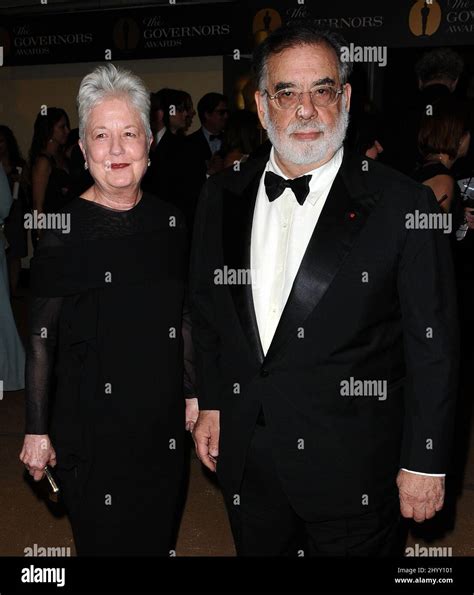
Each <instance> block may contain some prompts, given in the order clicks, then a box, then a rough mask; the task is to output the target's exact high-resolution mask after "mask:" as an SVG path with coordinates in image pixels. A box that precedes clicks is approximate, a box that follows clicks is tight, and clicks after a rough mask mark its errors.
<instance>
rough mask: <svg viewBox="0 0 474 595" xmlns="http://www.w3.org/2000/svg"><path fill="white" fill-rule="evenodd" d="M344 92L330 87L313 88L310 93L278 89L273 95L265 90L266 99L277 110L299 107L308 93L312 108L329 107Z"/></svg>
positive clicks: (341, 89)
mask: <svg viewBox="0 0 474 595" xmlns="http://www.w3.org/2000/svg"><path fill="white" fill-rule="evenodd" d="M343 92H344V89H343V88H342V87H341V88H340V89H336V88H334V87H330V86H323V87H315V88H314V89H311V91H298V90H296V89H280V90H279V91H277V92H276V93H275V94H274V95H270V93H269V92H268V91H267V90H266V89H265V93H266V94H267V95H268V98H269V99H271V100H272V101H274V102H275V105H276V107H278V108H279V109H294V108H295V107H297V106H299V105H301V103H302V98H303V95H304V93H309V95H310V98H311V103H312V104H313V106H314V107H329V106H330V105H333V104H334V103H336V101H337V100H338V99H339V95H341V93H343Z"/></svg>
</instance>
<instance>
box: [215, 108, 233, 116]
mask: <svg viewBox="0 0 474 595" xmlns="http://www.w3.org/2000/svg"><path fill="white" fill-rule="evenodd" d="M214 111H215V112H216V114H219V116H225V115H226V114H228V113H229V111H230V110H228V109H215V110H214Z"/></svg>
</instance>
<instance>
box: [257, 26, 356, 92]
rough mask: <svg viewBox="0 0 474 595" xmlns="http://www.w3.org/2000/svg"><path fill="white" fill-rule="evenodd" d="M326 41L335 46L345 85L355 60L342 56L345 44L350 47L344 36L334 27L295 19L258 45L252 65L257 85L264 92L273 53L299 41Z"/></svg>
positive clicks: (296, 44)
mask: <svg viewBox="0 0 474 595" xmlns="http://www.w3.org/2000/svg"><path fill="white" fill-rule="evenodd" d="M317 44H325V45H326V46H327V47H330V48H332V49H333V50H334V52H335V54H336V56H337V66H338V70H339V80H340V83H341V85H344V84H345V83H347V80H348V78H349V76H350V75H351V72H352V62H349V61H346V60H342V57H341V51H342V48H344V47H347V43H346V41H345V40H344V38H343V37H342V36H341V35H340V34H339V33H336V32H333V31H323V30H321V29H319V28H318V26H317V25H315V24H313V23H311V22H303V21H291V22H290V23H288V24H286V25H283V26H282V27H280V28H278V29H275V31H273V32H272V33H271V34H270V35H269V36H268V37H267V38H266V39H264V41H263V42H262V43H261V44H260V45H258V46H257V47H256V49H255V51H254V53H253V56H252V68H253V72H254V76H255V82H256V85H257V88H258V89H259V91H260V92H262V91H263V90H264V88H265V81H266V78H267V74H268V73H267V61H268V58H269V57H270V56H271V55H273V54H279V53H280V52H282V51H283V50H286V49H288V48H293V47H297V46H299V45H317Z"/></svg>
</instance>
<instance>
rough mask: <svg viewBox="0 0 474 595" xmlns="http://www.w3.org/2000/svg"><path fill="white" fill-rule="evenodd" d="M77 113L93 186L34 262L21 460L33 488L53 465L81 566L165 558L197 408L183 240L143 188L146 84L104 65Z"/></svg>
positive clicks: (175, 218)
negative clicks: (109, 558) (93, 559)
mask: <svg viewBox="0 0 474 595" xmlns="http://www.w3.org/2000/svg"><path fill="white" fill-rule="evenodd" d="M78 111H79V130H80V138H81V141H80V145H81V148H82V151H83V153H84V157H85V160H86V164H87V166H88V168H89V171H90V173H91V175H92V178H93V179H94V185H93V186H91V188H89V189H88V190H87V191H86V192H84V193H83V194H82V196H80V197H76V198H74V199H73V200H72V201H71V202H70V203H69V204H68V205H67V206H66V207H64V208H63V209H62V210H61V211H60V214H61V216H62V217H61V221H62V224H64V228H62V229H48V231H47V232H45V233H44V234H43V236H42V238H41V240H40V244H39V246H38V250H37V252H36V254H35V257H34V259H33V263H32V293H33V296H34V297H33V299H32V309H31V329H30V340H29V345H28V351H27V373H26V405H27V407H26V413H27V415H26V436H25V442H24V446H23V449H22V452H21V454H20V460H21V461H22V462H23V463H24V464H25V465H26V466H27V468H28V470H29V472H30V474H31V475H32V476H33V477H34V479H36V480H39V479H40V478H41V477H42V476H43V472H44V466H45V465H46V464H49V465H51V466H53V467H55V468H56V473H57V476H58V479H59V483H60V488H61V490H62V493H63V498H64V502H65V505H66V509H67V511H68V514H69V517H70V520H71V525H72V529H73V533H74V539H75V543H76V550H77V553H78V554H79V555H162V556H166V555H169V552H170V549H172V548H173V543H172V540H173V536H174V534H175V525H176V520H177V519H176V514H177V504H178V503H179V501H180V498H179V492H180V489H181V485H182V474H183V462H184V452H185V449H184V437H185V436H184V432H185V419H186V421H187V423H188V424H192V421H193V420H195V418H196V408H197V402H196V399H195V398H192V399H191V398H190V399H188V400H186V410H187V414H186V415H187V418H185V398H184V396H188V397H192V396H193V394H192V393H193V388H192V382H191V380H190V377H191V372H188V374H185V369H186V368H185V366H184V365H183V358H184V355H183V343H184V341H183V336H185V338H189V333H188V332H183V328H187V327H186V320H185V319H183V309H184V303H185V300H184V290H185V279H186V267H185V255H186V242H185V238H186V232H185V227H184V222H183V217H182V215H181V214H180V213H179V212H178V211H177V210H176V209H175V208H174V207H173V206H171V205H170V204H169V203H165V202H164V201H161V200H160V199H159V198H157V197H154V196H151V195H148V194H146V193H145V194H144V193H143V192H142V190H141V189H140V182H141V180H142V178H143V175H144V173H145V171H146V169H147V161H148V151H149V147H150V143H151V140H152V137H151V131H150V126H149V94H148V91H147V90H146V88H145V86H144V85H143V83H142V81H141V80H140V79H139V78H138V77H136V76H134V75H132V74H131V73H130V72H128V71H123V70H118V69H116V68H115V67H114V66H113V65H111V64H108V65H106V66H102V67H98V68H97V69H96V70H94V72H92V73H91V74H89V75H87V76H86V77H85V78H84V79H83V81H82V83H81V87H80V90H79V94H78ZM189 349H190V346H189V344H187V345H186V351H187V352H188V351H189ZM55 353H57V355H55ZM53 369H55V371H56V382H57V389H56V392H55V397H54V400H53V402H52V404H51V407H48V395H49V392H50V386H51V377H52V375H53ZM183 378H185V382H184V388H183ZM183 393H184V394H183ZM50 409H51V417H49V415H48V413H49V410H50Z"/></svg>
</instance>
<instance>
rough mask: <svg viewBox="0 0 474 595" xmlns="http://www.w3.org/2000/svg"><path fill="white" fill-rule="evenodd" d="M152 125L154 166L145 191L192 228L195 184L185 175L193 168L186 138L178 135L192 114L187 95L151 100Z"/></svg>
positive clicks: (165, 92)
mask: <svg viewBox="0 0 474 595" xmlns="http://www.w3.org/2000/svg"><path fill="white" fill-rule="evenodd" d="M150 104H151V105H150V124H151V129H152V132H153V143H152V145H151V149H150V165H149V167H148V171H147V172H146V175H145V177H144V178H143V181H142V188H143V189H144V190H146V191H147V192H150V193H151V194H154V195H156V196H158V197H159V198H161V199H162V200H166V201H167V202H171V203H173V204H175V205H176V206H177V207H178V208H179V209H180V210H181V211H182V212H183V214H184V215H185V217H186V221H187V225H188V227H189V228H191V226H192V221H193V216H194V211H195V208H196V200H195V199H194V200H193V199H192V196H191V195H192V191H191V189H190V188H191V181H190V179H189V177H188V176H184V175H183V168H184V169H187V168H188V166H189V160H190V157H189V156H188V152H187V145H186V142H185V137H184V136H181V135H179V134H177V131H178V130H179V128H180V127H181V128H184V126H185V123H186V117H187V116H188V110H187V108H186V106H185V104H184V93H183V91H179V90H177V89H168V88H165V89H160V91H157V92H156V93H151V96H150Z"/></svg>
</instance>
